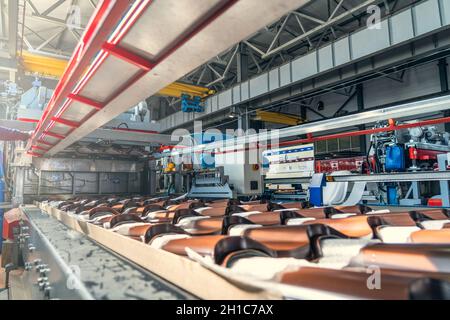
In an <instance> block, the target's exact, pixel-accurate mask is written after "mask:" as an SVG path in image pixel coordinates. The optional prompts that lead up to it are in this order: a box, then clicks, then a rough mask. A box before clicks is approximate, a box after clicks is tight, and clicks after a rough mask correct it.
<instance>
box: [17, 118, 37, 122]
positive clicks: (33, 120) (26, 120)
mask: <svg viewBox="0 0 450 320" xmlns="http://www.w3.org/2000/svg"><path fill="white" fill-rule="evenodd" d="M17 120H18V121H20V122H27V123H38V122H39V120H36V119H29V118H17Z"/></svg>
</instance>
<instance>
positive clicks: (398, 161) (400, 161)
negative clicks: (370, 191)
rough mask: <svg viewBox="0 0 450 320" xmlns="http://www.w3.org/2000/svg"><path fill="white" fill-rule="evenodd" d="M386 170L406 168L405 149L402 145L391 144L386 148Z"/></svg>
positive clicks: (402, 169)
mask: <svg viewBox="0 0 450 320" xmlns="http://www.w3.org/2000/svg"><path fill="white" fill-rule="evenodd" d="M385 168H386V171H404V170H405V150H404V149H403V148H402V147H400V146H396V145H394V146H389V147H387V148H386V163H385Z"/></svg>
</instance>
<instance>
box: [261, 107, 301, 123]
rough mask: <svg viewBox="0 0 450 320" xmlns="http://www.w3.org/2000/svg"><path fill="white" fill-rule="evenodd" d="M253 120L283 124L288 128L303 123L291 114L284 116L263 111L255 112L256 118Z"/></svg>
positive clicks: (299, 118)
mask: <svg viewBox="0 0 450 320" xmlns="http://www.w3.org/2000/svg"><path fill="white" fill-rule="evenodd" d="M254 120H258V121H264V122H270V123H277V124H285V125H289V126H296V125H299V124H302V123H304V122H305V120H304V119H302V118H301V117H299V116H296V115H293V114H285V113H279V112H270V111H263V110H256V117H255V118H254Z"/></svg>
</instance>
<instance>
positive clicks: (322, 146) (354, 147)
mask: <svg viewBox="0 0 450 320" xmlns="http://www.w3.org/2000/svg"><path fill="white" fill-rule="evenodd" d="M315 149H316V154H324V153H330V152H340V151H361V150H360V137H347V138H339V139H331V140H327V141H318V142H316V143H315Z"/></svg>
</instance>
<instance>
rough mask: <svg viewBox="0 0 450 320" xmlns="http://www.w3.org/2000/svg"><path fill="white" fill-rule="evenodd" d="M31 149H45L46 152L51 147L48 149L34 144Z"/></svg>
mask: <svg viewBox="0 0 450 320" xmlns="http://www.w3.org/2000/svg"><path fill="white" fill-rule="evenodd" d="M31 149H32V150H39V151H44V152H47V151H48V150H50V149H46V148H43V147H39V146H32V147H31Z"/></svg>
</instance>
